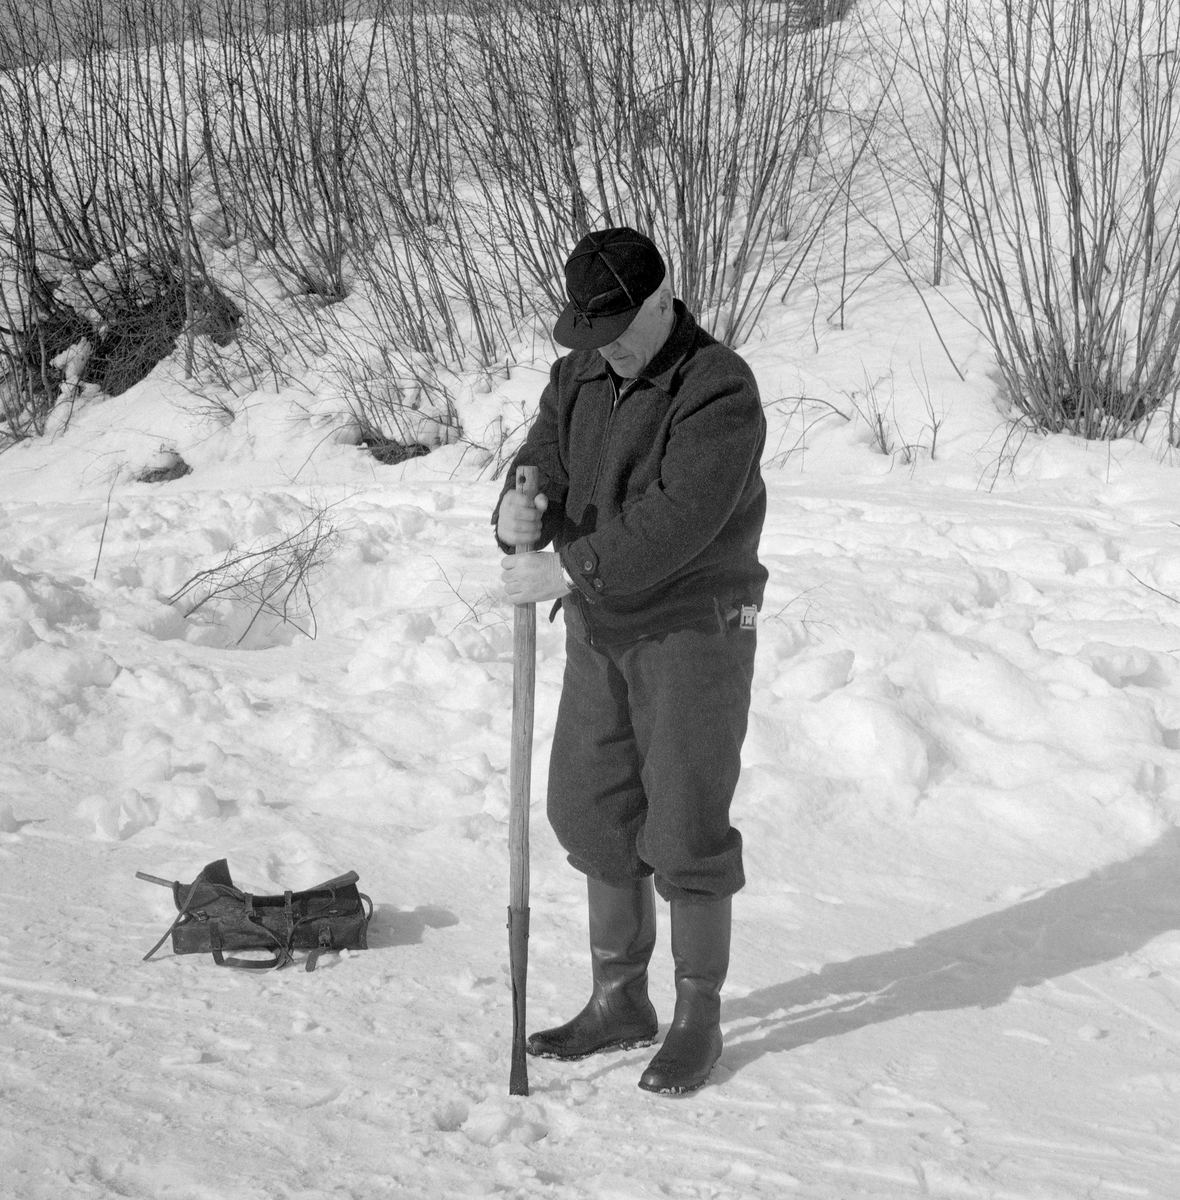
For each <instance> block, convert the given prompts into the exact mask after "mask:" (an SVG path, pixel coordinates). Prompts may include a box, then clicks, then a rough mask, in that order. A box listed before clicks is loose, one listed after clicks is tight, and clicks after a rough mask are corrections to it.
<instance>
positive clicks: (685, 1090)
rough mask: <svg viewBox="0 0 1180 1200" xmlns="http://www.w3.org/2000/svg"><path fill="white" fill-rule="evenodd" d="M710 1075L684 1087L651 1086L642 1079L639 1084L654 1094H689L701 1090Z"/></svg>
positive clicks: (710, 1073)
mask: <svg viewBox="0 0 1180 1200" xmlns="http://www.w3.org/2000/svg"><path fill="white" fill-rule="evenodd" d="M712 1073H713V1072H712V1071H711V1070H710V1072H709V1075H712ZM709 1075H706V1076H705V1077H704V1079H702V1080H701V1081H700V1083H687V1084H684V1085H683V1086H682V1087H651V1086H650V1085H648V1084H646V1083H644V1082H643V1081H642V1080H640V1082H639V1086H640V1087H641V1088H643V1090H644V1091H645V1092H651V1094H652V1095H653V1096H687V1095H689V1093H691V1092H699V1091H700V1090H701V1088H703V1087H704V1086H705V1084H706V1083H708V1082H709Z"/></svg>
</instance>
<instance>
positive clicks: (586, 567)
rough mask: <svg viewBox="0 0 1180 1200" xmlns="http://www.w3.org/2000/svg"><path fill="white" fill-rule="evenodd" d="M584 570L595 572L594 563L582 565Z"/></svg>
mask: <svg viewBox="0 0 1180 1200" xmlns="http://www.w3.org/2000/svg"><path fill="white" fill-rule="evenodd" d="M582 570H583V571H593V570H594V564H593V563H592V562H584V563H583V564H582Z"/></svg>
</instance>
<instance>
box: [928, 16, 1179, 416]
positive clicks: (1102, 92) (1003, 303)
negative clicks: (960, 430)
mask: <svg viewBox="0 0 1180 1200" xmlns="http://www.w3.org/2000/svg"><path fill="white" fill-rule="evenodd" d="M905 27H906V29H907V31H908V34H909V40H910V46H911V48H912V49H913V51H914V56H915V61H916V63H917V65H918V66H919V68H920V70H921V77H922V79H923V81H925V82H926V85H927V92H928V98H929V101H930V104H931V109H932V111H935V112H937V113H938V114H939V115H938V124H939V128H940V129H941V131H942V136H941V138H940V141H939V143H938V145H939V147H940V149H939V153H940V155H943V156H944V158H945V165H946V175H947V186H946V197H945V199H946V227H947V252H948V254H949V256H950V257H951V259H952V261H953V262H954V265H955V267H956V268H957V270H958V271H959V272H960V273H961V275H962V277H963V278H964V279H965V280H966V282H967V283H968V284H969V286H970V287H971V290H972V291H973V293H974V295H975V298H976V300H977V301H978V304H979V310H980V313H981V318H982V322H983V328H984V330H985V332H986V334H987V336H988V339H989V341H990V342H991V345H992V347H993V350H994V352H995V355H996V359H997V362H998V365H999V369H1000V373H1001V376H1002V379H1003V383H1004V388H1005V391H1006V393H1007V397H1008V399H1009V401H1010V402H1011V404H1012V405H1013V407H1014V408H1015V410H1016V411H1017V412H1019V413H1020V414H1022V415H1023V416H1025V417H1027V418H1029V419H1030V420H1031V421H1032V423H1033V424H1034V425H1035V427H1037V428H1039V429H1041V430H1046V431H1050V432H1062V431H1067V432H1070V433H1074V434H1077V435H1079V436H1082V437H1086V438H1116V437H1123V436H1127V435H1129V434H1138V435H1140V436H1142V434H1143V432H1144V431H1145V430H1146V428H1147V426H1148V424H1149V422H1150V421H1151V418H1152V416H1153V414H1155V413H1156V412H1157V411H1159V410H1160V409H1161V408H1171V407H1173V406H1174V403H1175V396H1176V392H1177V387H1178V386H1180V379H1178V376H1177V354H1178V352H1180V304H1178V300H1180V209H1178V207H1177V204H1176V202H1175V200H1174V194H1175V183H1176V170H1177V165H1178V164H1177V161H1176V155H1175V149H1174V148H1175V145H1176V142H1177V135H1178V134H1180V128H1178V125H1177V122H1178V120H1180V106H1178V103H1177V102H1178V101H1180V57H1178V56H1177V55H1176V53H1175V46H1176V35H1177V33H1178V32H1180V13H1178V12H1177V11H1176V9H1175V6H1172V5H1158V6H1156V5H1148V4H1144V3H1139V2H1137V0H1102V2H1098V0H1080V2H1078V3H1073V2H1069V3H1066V2H1064V0H1010V2H1009V3H1007V4H1005V5H1003V6H993V5H986V6H974V5H968V4H967V3H965V2H964V0H953V3H949V4H948V3H946V0H934V2H932V3H923V4H919V5H917V6H915V5H910V6H909V8H908V13H907V17H906V25H905Z"/></svg>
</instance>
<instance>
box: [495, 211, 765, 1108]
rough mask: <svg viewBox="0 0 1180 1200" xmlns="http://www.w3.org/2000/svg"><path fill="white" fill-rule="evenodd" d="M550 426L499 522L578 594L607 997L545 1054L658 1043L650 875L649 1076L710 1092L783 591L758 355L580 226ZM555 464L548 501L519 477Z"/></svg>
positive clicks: (560, 753)
mask: <svg viewBox="0 0 1180 1200" xmlns="http://www.w3.org/2000/svg"><path fill="white" fill-rule="evenodd" d="M565 279H566V291H567V294H568V296H569V303H568V305H567V306H566V308H565V310H564V311H563V312H562V314H561V316H560V317H559V318H558V321H557V324H556V326H555V327H554V330H553V336H554V340H555V341H557V342H558V343H559V344H560V345H563V346H566V347H569V348H570V349H571V350H572V351H573V353H571V354H568V355H566V356H565V357H563V358H560V359H558V360H557V362H555V363H554V364H553V367H552V370H551V371H550V375H549V384H548V386H547V387H546V388H545V391H544V394H543V395H542V397H541V404H540V410H539V412H538V415H537V418H536V421H535V422H534V424H533V426H532V428H531V429H530V430H529V434H528V437H527V439H526V441H525V444H524V446H523V447H522V448H521V450H520V452H519V453H518V454H517V456H516V458H515V460H514V462H513V464H512V469H511V470H510V471H509V472H508V480H509V483H508V485H507V486H506V487H505V490H504V493H503V495H502V496H501V497H500V503H499V505H498V507H497V510H496V513H495V514H494V516H493V521H494V522H495V525H496V534H497V538H498V541H499V542H500V545H501V547H502V548H503V549H504V550H506V551H507V550H510V549H511V548H513V547H516V546H525V545H529V544H536V545H538V546H542V547H543V546H546V545H549V544H550V543H552V545H553V547H554V548H553V550H551V551H542V552H538V553H527V554H516V555H510V556H509V557H507V558H505V559H504V560H503V577H504V586H505V590H506V592H507V595H508V598H509V599H510V600H512V601H513V602H514V603H517V604H522V603H528V602H532V601H544V600H556V599H559V598H560V600H561V607H562V609H563V610H564V614H565V621H566V668H565V678H564V682H563V686H562V693H561V703H560V706H559V708H558V715H557V727H556V730H555V732H554V737H553V748H552V756H551V763H550V769H549V800H548V815H549V820H550V822H551V824H552V825H553V828H554V831H555V832H556V834H557V837H558V839H559V841H560V842H561V844H562V846H563V847H564V848H565V850H566V851H567V853H568V855H569V861H570V863H571V864H572V865H573V866H574V867H576V868H577V869H578V870H579V871H582V872H583V873H584V874H585V875H586V881H587V890H588V896H589V908H590V948H591V958H592V965H593V991H592V994H591V997H590V1001H589V1003H588V1004H587V1005H586V1007H585V1008H584V1009H583V1010H582V1011H581V1012H580V1013H579V1014H578V1015H577V1016H576V1017H574V1018H573V1020H572V1021H569V1022H568V1023H567V1024H565V1025H562V1026H559V1027H558V1028H556V1029H548V1030H545V1031H544V1032H541V1033H535V1034H533V1035H532V1036H531V1037H530V1038H529V1040H528V1052H529V1053H530V1054H534V1055H540V1056H542V1057H546V1058H564V1059H578V1058H584V1057H585V1056H586V1055H588V1054H593V1053H595V1052H596V1051H599V1050H606V1049H610V1048H612V1047H625V1048H630V1047H633V1046H646V1045H651V1044H652V1042H653V1041H654V1040H655V1038H656V1035H657V1033H658V1030H659V1023H658V1020H657V1018H656V1013H655V1010H654V1008H653V1007H652V1004H651V1001H650V1000H649V999H648V995H647V966H648V961H649V959H650V957H651V953H652V949H653V947H654V945H655V896H654V893H653V887H652V885H653V879H654V885H655V889H656V890H658V891H659V893H660V895H661V896H662V897H664V899H666V900H668V901H669V902H670V905H671V916H672V955H673V959H674V961H675V969H676V1011H675V1015H674V1017H673V1020H672V1024H671V1027H670V1028H669V1030H668V1034H667V1036H666V1038H665V1039H664V1044H663V1046H662V1047H661V1048H660V1050H659V1052H658V1053H657V1054H656V1056H655V1057H654V1058H653V1059H652V1061H651V1063H650V1064H649V1065H648V1068H647V1070H646V1071H645V1072H644V1073H643V1076H642V1078H641V1079H640V1081H639V1086H640V1087H642V1088H645V1089H647V1090H648V1091H653V1092H687V1091H692V1090H694V1089H695V1088H698V1087H700V1086H701V1085H702V1084H704V1083H705V1081H706V1080H707V1079H708V1077H709V1073H710V1071H711V1070H712V1068H713V1065H714V1064H715V1063H716V1062H717V1060H718V1058H719V1057H720V1056H721V1049H722V1040H721V1025H720V1011H721V999H720V992H721V986H722V984H723V983H724V981H725V975H726V971H727V969H728V966H729V943H730V913H731V903H730V900H731V897H732V895H733V893H734V892H736V891H737V890H738V889H739V888H740V887H742V885H743V883H744V882H745V876H744V874H743V871H742V839H741V835H740V834H739V833H738V831H737V830H736V829H734V828H733V827H732V826H731V825H730V823H729V808H730V802H731V800H732V797H733V792H734V788H735V786H736V784H737V779H738V772H739V769H740V752H741V745H742V740H743V738H744V737H745V733H746V721H747V716H748V711H749V704H750V683H751V677H752V674H753V667H754V646H755V637H756V635H755V630H754V627H755V623H756V616H757V610H758V607H759V606H760V604H761V601H762V589H763V586H764V584H765V582H766V576H767V573H766V570H765V568H764V567H763V566H762V565H761V564H760V563H759V561H758V539H759V535H760V533H761V530H762V521H763V517H764V515H765V511H766V490H765V487H764V485H763V482H762V476H761V473H760V470H759V461H760V459H761V454H762V447H763V443H764V440H765V436H766V422H765V419H764V417H763V414H762V407H761V403H760V401H759V397H758V389H757V385H756V384H755V382H754V377H753V375H752V373H751V371H750V369H749V367H748V366H747V365H746V364H745V362H744V361H743V360H742V359H741V358H740V357H739V356H738V355H737V354H735V353H734V352H733V351H732V350H730V349H728V348H726V347H725V346H722V345H721V344H720V343H719V342H717V341H716V340H715V339H714V338H712V337H710V336H709V335H708V334H707V333H705V332H704V330H702V329H701V328H700V326H699V325H698V324H697V322H696V321H695V320H694V318H693V316H692V315H691V314H690V313H689V312H688V310H687V309H686V308H685V306H684V305H683V304H682V303H681V301H679V300H675V299H674V298H673V295H672V290H671V286H670V284H669V282H668V279H667V274H666V271H665V267H664V261H663V259H662V257H661V256H660V253H659V251H658V250H657V248H656V246H655V245H654V243H652V242H651V241H650V240H649V239H648V238H646V237H645V236H643V235H642V234H640V233H637V232H636V231H635V230H633V229H605V230H599V231H597V232H594V233H591V234H589V235H587V236H586V237H584V238H583V239H582V240H581V241H580V242H579V243H578V244H577V246H576V247H575V248H574V251H573V253H572V254H571V256H570V258H569V260H568V261H567V262H566V266H565ZM518 466H535V467H537V468H538V470H539V476H540V490H539V493H538V495H537V497H536V500H535V502H534V503H532V504H530V503H529V502H528V501H526V500H525V499H524V498H523V497H522V496H521V495H518V494H517V493H516V492H515V491H513V490H511V488H512V480H514V479H515V472H516V468H517V467H518Z"/></svg>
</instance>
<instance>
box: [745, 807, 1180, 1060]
mask: <svg viewBox="0 0 1180 1200" xmlns="http://www.w3.org/2000/svg"><path fill="white" fill-rule="evenodd" d="M1177 928H1180V829H1171V830H1169V831H1168V832H1167V833H1165V834H1164V835H1163V836H1162V837H1161V838H1160V839H1159V840H1158V841H1157V842H1155V843H1154V844H1153V845H1152V846H1151V847H1149V848H1148V849H1147V850H1145V851H1143V852H1142V853H1141V854H1138V855H1136V856H1135V857H1134V858H1130V859H1127V860H1126V861H1125V862H1119V863H1114V864H1112V865H1110V866H1106V867H1102V868H1100V869H1099V870H1096V871H1094V872H1093V873H1091V874H1090V875H1087V876H1086V877H1085V878H1084V879H1078V880H1075V881H1074V882H1073V883H1067V884H1064V885H1062V886H1061V887H1057V888H1053V889H1051V890H1050V891H1047V892H1044V893H1042V894H1041V895H1039V896H1037V897H1035V898H1034V899H1031V900H1025V901H1023V902H1021V903H1020V904H1016V905H1014V906H1013V907H1011V908H1006V909H1004V910H1003V911H1001V912H996V913H991V914H989V915H988V916H986V917H978V918H977V919H975V920H974V921H967V922H966V923H965V924H963V925H956V926H955V927H954V928H953V929H944V930H941V931H940V932H938V933H934V934H931V935H930V936H929V937H924V938H922V939H921V940H920V941H917V942H915V943H914V944H913V945H910V946H903V947H899V948H898V949H895V950H887V951H885V952H884V953H881V954H868V955H864V956H862V957H860V958H853V959H849V960H848V961H847V962H841V963H829V964H828V965H827V966H825V967H823V968H821V970H819V971H818V972H816V973H815V974H812V975H805V976H802V977H801V978H798V979H792V980H789V981H788V982H786V983H777V984H775V985H774V986H772V987H767V988H761V989H759V990H758V991H756V992H752V993H751V994H750V995H748V996H744V997H742V998H741V999H736V1000H730V1001H727V1002H726V1003H725V1004H724V1006H723V1008H722V1020H723V1021H726V1022H733V1021H740V1022H742V1024H741V1026H740V1028H739V1029H737V1030H734V1032H733V1035H732V1037H733V1038H734V1039H740V1040H732V1041H731V1040H728V1039H727V1044H726V1049H725V1065H726V1066H727V1067H729V1068H730V1069H731V1070H740V1069H741V1068H742V1067H744V1066H746V1065H748V1064H749V1063H751V1062H753V1061H755V1060H756V1059H758V1058H760V1057H761V1056H762V1055H763V1054H769V1053H773V1052H775V1051H780V1050H792V1049H794V1048H795V1047H798V1046H805V1045H808V1044H809V1043H812V1042H818V1041H821V1040H822V1039H823V1038H829V1037H836V1036H838V1035H839V1034H844V1033H850V1032H852V1031H853V1030H856V1029H862V1028H864V1027H865V1026H866V1025H874V1024H876V1023H878V1022H880V1021H891V1020H893V1019H895V1018H897V1017H905V1016H910V1015H911V1014H913V1013H919V1012H938V1011H941V1010H944V1009H955V1008H976V1007H978V1008H991V1007H993V1006H995V1005H998V1004H1003V1003H1004V1002H1005V1001H1006V1000H1008V999H1009V998H1010V997H1011V995H1012V992H1013V990H1014V989H1015V988H1017V987H1031V986H1035V985H1036V984H1039V983H1043V982H1045V980H1048V979H1054V978H1057V977H1060V976H1064V975H1069V974H1072V973H1073V972H1074V971H1079V970H1082V969H1083V968H1085V967H1092V966H1095V965H1097V964H1098V963H1104V962H1110V961H1112V960H1113V959H1116V958H1119V957H1121V956H1122V955H1125V954H1130V953H1132V952H1133V951H1135V950H1138V949H1140V948H1141V947H1143V946H1144V945H1146V944H1147V943H1148V942H1150V941H1151V940H1152V939H1153V938H1155V937H1158V936H1159V935H1160V934H1162V933H1166V932H1168V931H1170V930H1173V929H1177ZM751 1019H752V1020H753V1024H749V1023H748V1022H750V1021H751Z"/></svg>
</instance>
